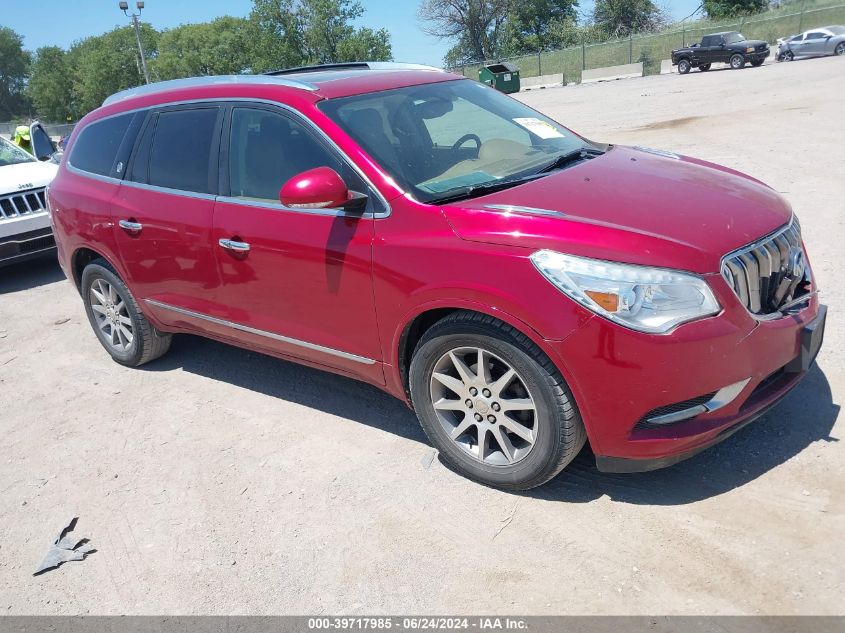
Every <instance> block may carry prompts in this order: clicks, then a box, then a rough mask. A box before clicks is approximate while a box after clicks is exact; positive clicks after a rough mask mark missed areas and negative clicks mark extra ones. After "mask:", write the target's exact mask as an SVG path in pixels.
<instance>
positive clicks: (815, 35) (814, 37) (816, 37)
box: [807, 31, 824, 40]
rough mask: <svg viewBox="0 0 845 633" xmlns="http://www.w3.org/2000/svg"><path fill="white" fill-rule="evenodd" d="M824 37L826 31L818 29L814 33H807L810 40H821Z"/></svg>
mask: <svg viewBox="0 0 845 633" xmlns="http://www.w3.org/2000/svg"><path fill="white" fill-rule="evenodd" d="M823 37H824V33H819V32H818V31H816V32H814V33H807V39H808V40H820V39H821V38H823Z"/></svg>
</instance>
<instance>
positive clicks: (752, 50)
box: [745, 46, 754, 53]
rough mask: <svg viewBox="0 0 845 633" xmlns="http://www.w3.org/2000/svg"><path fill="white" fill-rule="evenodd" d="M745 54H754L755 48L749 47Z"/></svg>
mask: <svg viewBox="0 0 845 633" xmlns="http://www.w3.org/2000/svg"><path fill="white" fill-rule="evenodd" d="M745 52H746V53H753V52H754V47H753V46H749V47H748V48H746V49H745Z"/></svg>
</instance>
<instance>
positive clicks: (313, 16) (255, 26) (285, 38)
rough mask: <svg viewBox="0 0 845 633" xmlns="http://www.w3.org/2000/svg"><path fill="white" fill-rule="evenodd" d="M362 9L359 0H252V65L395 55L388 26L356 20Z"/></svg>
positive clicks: (260, 67)
mask: <svg viewBox="0 0 845 633" xmlns="http://www.w3.org/2000/svg"><path fill="white" fill-rule="evenodd" d="M363 14H364V8H363V7H362V6H361V4H360V3H359V2H357V0H253V8H252V12H251V13H250V22H251V23H252V36H251V41H252V43H253V46H252V52H251V56H250V57H251V60H252V68H253V70H254V71H256V72H262V71H266V70H272V69H276V68H285V67H290V66H299V65H303V64H325V63H331V62H340V61H353V60H362V59H370V60H373V61H384V60H389V59H391V58H392V51H391V47H390V34H389V33H388V32H387V31H386V30H385V29H379V30H373V29H369V28H365V27H359V28H356V27H355V26H354V25H353V22H354V21H355V20H357V19H358V18H360V17H361V16H362V15H363Z"/></svg>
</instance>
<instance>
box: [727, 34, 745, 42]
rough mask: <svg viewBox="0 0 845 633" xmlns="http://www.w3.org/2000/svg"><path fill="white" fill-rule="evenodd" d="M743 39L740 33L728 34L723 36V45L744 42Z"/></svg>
mask: <svg viewBox="0 0 845 633" xmlns="http://www.w3.org/2000/svg"><path fill="white" fill-rule="evenodd" d="M744 41H745V38H744V37H743V36H742V33H728V34H727V35H725V44H733V43H734V42H744Z"/></svg>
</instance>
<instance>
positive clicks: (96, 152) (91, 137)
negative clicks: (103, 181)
mask: <svg viewBox="0 0 845 633" xmlns="http://www.w3.org/2000/svg"><path fill="white" fill-rule="evenodd" d="M133 116H134V115H133V114H121V115H119V116H114V117H111V118H108V119H103V120H102V121H95V122H94V123H91V124H90V125H87V126H86V127H85V129H84V130H82V131H81V132H80V133H79V136H78V137H77V138H76V140H75V141H74V143H73V147H72V148H71V152H70V157H69V158H68V162H69V163H70V164H71V165H73V166H74V167H76V168H77V169H81V170H82V171H88V172H91V173H93V174H99V175H101V176H109V175H111V173H110V172H111V168H112V164H113V163H114V159H115V156H117V151H118V149H119V148H120V143H121V141H122V140H123V136H124V135H125V134H126V130H127V129H129V124H130V123H131V122H132V118H133Z"/></svg>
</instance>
